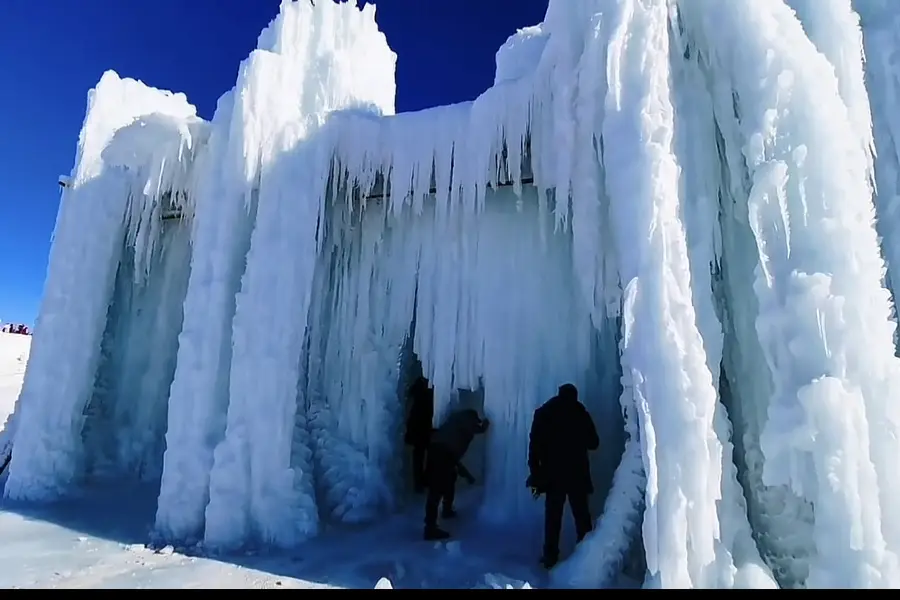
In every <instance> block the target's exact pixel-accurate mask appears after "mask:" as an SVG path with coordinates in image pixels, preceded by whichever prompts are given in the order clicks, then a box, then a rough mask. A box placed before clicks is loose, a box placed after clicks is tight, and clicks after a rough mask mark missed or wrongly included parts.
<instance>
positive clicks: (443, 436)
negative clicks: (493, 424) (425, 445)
mask: <svg viewBox="0 0 900 600" xmlns="http://www.w3.org/2000/svg"><path fill="white" fill-rule="evenodd" d="M486 429H487V420H482V419H481V417H479V416H478V413H477V412H476V411H474V410H472V409H466V410H460V411H457V412H454V413H451V414H450V416H449V417H447V420H446V421H444V424H443V425H441V426H440V427H438V429H437V431H435V432H434V433H433V434H432V436H431V445H432V446H439V447H440V448H441V449H443V450H445V451H446V452H447V453H448V454H449V455H450V456H452V457H453V458H454V459H455V460H456V462H459V461H460V460H462V457H463V456H465V455H466V452H467V451H468V450H469V444H471V443H472V440H473V439H474V438H475V435H477V434H479V433H484V432H485V430H486Z"/></svg>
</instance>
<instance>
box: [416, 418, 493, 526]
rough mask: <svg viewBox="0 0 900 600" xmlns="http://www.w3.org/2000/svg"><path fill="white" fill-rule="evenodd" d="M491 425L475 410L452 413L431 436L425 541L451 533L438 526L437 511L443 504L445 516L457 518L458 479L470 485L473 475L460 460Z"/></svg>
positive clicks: (427, 473)
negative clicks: (478, 436) (465, 480)
mask: <svg viewBox="0 0 900 600" xmlns="http://www.w3.org/2000/svg"><path fill="white" fill-rule="evenodd" d="M489 424H490V423H489V422H488V420H487V419H482V418H481V417H479V416H478V412H477V411H475V410H472V409H466V410H460V411H457V412H454V413H452V414H451V415H450V416H449V417H448V418H447V420H446V421H445V422H444V424H443V425H441V426H440V427H439V428H438V429H437V431H435V432H434V433H433V434H432V436H431V444H430V446H429V448H428V458H427V464H426V467H425V468H426V480H427V485H428V495H427V497H426V500H425V536H424V537H425V539H426V540H444V539H447V538H448V537H450V534H449V533H447V532H446V531H444V530H443V529H441V528H439V527H438V525H437V520H438V509H439V508H441V503H442V502H443V511H442V516H443V517H444V518H452V517H454V516H456V511H455V510H454V508H453V500H454V498H455V496H456V480H457V477H458V476H459V475H460V474H462V475H463V477H465V478H466V479H467V480H468V481H469V482H470V483H472V482H474V478H473V477H472V475H471V474H470V473H469V472H468V471H467V470H466V468H465V467H464V466H463V465H462V463H461V460H462V458H463V456H465V454H466V452H467V451H468V450H469V445H470V444H471V443H472V440H473V439H474V438H475V436H476V435H478V434H482V433H484V432H485V431H487V428H488V425H489Z"/></svg>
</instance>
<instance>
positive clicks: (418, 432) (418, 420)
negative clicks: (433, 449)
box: [403, 379, 434, 447]
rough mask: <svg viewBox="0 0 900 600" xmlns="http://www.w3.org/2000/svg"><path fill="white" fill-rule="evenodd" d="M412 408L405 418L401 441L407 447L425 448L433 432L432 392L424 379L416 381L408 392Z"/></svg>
mask: <svg viewBox="0 0 900 600" xmlns="http://www.w3.org/2000/svg"><path fill="white" fill-rule="evenodd" d="M410 399H411V400H412V406H411V407H410V410H409V415H408V416H407V418H406V432H405V434H404V436H403V441H404V442H405V443H406V444H407V445H409V446H415V447H423V446H427V445H428V442H429V439H430V438H431V432H432V431H433V430H434V427H433V423H432V422H433V421H434V390H432V389H430V388H429V387H428V383H427V382H426V381H425V380H424V379H420V380H419V381H417V382H416V383H415V384H414V385H413V387H412V389H411V390H410Z"/></svg>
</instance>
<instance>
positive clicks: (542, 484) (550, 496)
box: [525, 383, 600, 569]
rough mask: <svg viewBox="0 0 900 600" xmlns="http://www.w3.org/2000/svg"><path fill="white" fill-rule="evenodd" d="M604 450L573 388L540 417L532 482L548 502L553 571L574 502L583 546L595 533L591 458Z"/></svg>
mask: <svg viewBox="0 0 900 600" xmlns="http://www.w3.org/2000/svg"><path fill="white" fill-rule="evenodd" d="M599 447H600V438H599V437H598V436H597V428H596V427H595V426H594V420H593V419H592V418H591V415H590V413H588V411H587V409H586V408H585V406H584V404H582V403H581V402H580V401H579V400H578V389H577V388H576V387H575V386H574V385H572V384H571V383H566V384H564V385H561V386H560V387H559V391H558V392H557V395H556V396H554V397H553V398H551V399H550V400H548V401H547V402H545V403H544V404H543V405H542V406H540V407H539V408H538V409H537V410H536V411H534V418H533V419H532V422H531V434H530V439H529V443H528V470H529V475H528V480H527V481H526V482H525V485H526V486H527V487H529V488H531V493H532V495H533V496H534V497H535V498H539V497H540V496H541V495H542V494H546V495H547V496H546V498H545V500H544V553H543V556H542V557H541V563H542V564H543V565H544V567H545V568H547V569H550V568H552V567H553V566H554V565H555V564H556V563H557V561H558V560H559V535H560V530H561V529H562V515H563V510H564V509H565V506H566V500H567V499H568V501H569V507H570V508H571V509H572V517H573V518H574V519H575V532H576V535H577V537H578V541H579V542H580V541H581V540H583V539H584V537H585V536H586V535H587V534H588V533H589V532H590V531H591V530H592V529H593V523H592V519H591V512H590V508H589V507H588V498H589V497H590V495H591V494H593V493H594V484H593V482H592V481H591V463H590V457H589V456H588V452H590V451H592V450H596V449H597V448H599Z"/></svg>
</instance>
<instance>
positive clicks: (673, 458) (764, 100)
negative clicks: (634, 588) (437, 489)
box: [4, 0, 900, 588]
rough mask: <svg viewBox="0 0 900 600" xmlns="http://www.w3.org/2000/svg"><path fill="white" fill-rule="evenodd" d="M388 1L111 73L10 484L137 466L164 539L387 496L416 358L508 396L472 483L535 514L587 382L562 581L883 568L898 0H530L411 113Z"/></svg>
mask: <svg viewBox="0 0 900 600" xmlns="http://www.w3.org/2000/svg"><path fill="white" fill-rule="evenodd" d="M374 14H375V13H374V7H373V6H372V5H367V6H365V7H364V8H362V9H358V8H357V7H356V6H354V5H352V4H338V3H334V2H331V1H322V2H317V3H315V5H313V3H309V2H305V1H301V2H296V1H288V0H285V1H284V2H283V3H282V6H281V10H280V13H279V15H278V16H277V18H276V19H275V20H274V21H273V22H272V24H271V25H270V26H269V27H268V28H267V29H266V30H264V31H263V33H262V34H261V35H260V37H259V42H258V48H257V50H255V51H254V52H253V53H251V55H250V57H249V58H248V59H247V60H246V61H245V62H244V63H243V64H242V65H241V69H240V74H239V77H238V81H237V84H236V86H235V88H234V89H233V90H231V91H229V92H228V93H226V94H225V95H223V96H222V98H221V99H220V101H219V104H218V107H217V110H216V113H215V116H214V118H213V119H212V121H211V122H204V121H201V120H200V119H199V118H198V117H197V116H196V115H195V111H194V109H193V107H191V106H190V105H189V104H188V103H187V101H186V99H185V98H184V97H183V96H181V95H173V94H170V93H168V92H161V91H158V90H154V89H151V88H148V87H146V86H144V85H143V84H142V83H140V82H137V81H134V80H129V79H125V80H123V79H119V78H118V76H116V75H115V74H114V73H111V72H110V73H107V74H105V75H104V76H103V78H102V79H101V81H100V83H99V84H98V85H97V87H96V89H95V90H93V91H92V93H91V95H90V97H89V102H88V111H87V116H86V118H85V122H84V127H83V130H82V134H81V138H80V141H79V150H78V155H77V157H76V164H75V169H74V172H73V178H72V181H71V183H70V184H69V186H68V188H67V189H66V190H65V191H64V193H63V198H62V202H61V206H60V212H59V217H58V220H57V228H56V233H55V238H54V245H53V250H52V253H51V257H50V266H49V271H48V276H47V283H46V291H45V297H44V301H43V304H42V307H41V311H40V317H39V320H38V324H37V327H36V330H35V339H34V345H33V348H32V351H31V362H30V364H29V367H28V372H27V375H26V379H25V383H24V387H23V390H22V394H21V396H20V399H19V403H18V408H17V411H16V418H15V421H14V423H15V425H16V427H15V429H14V435H15V437H14V440H13V441H14V453H13V456H12V460H11V463H10V467H9V475H8V480H7V481H6V486H5V492H4V493H5V495H6V496H7V497H9V498H12V499H17V500H29V501H38V500H49V499H53V498H56V497H59V496H60V495H62V494H64V493H66V492H67V491H68V490H70V489H71V488H72V487H73V486H75V485H77V483H78V482H79V481H81V479H82V478H83V477H84V476H86V475H92V476H112V475H122V474H125V473H128V474H132V475H135V474H136V475H137V476H139V477H141V478H144V479H147V480H150V481H156V480H158V481H159V482H160V483H159V499H158V511H157V514H156V530H155V535H157V536H159V537H160V538H163V539H165V540H167V541H178V542H197V541H202V542H203V543H204V544H206V545H207V546H210V547H215V548H221V549H233V548H238V547H241V546H244V545H247V544H262V545H274V546H281V547H292V546H295V545H297V544H299V543H301V542H303V541H304V540H307V539H309V538H310V537H312V536H314V535H316V533H317V532H318V530H319V527H320V522H323V521H324V522H344V523H361V522H366V521H370V520H372V519H375V518H378V517H379V516H381V515H384V514H386V513H387V512H389V511H391V510H393V509H395V508H396V507H397V506H398V505H399V503H400V502H401V501H402V500H403V493H404V488H403V482H402V479H401V473H402V469H403V465H402V460H401V459H400V448H401V442H402V436H401V435H400V432H399V429H400V422H401V419H402V415H403V412H404V406H403V398H404V392H405V389H406V385H407V384H408V382H409V380H410V378H411V377H413V376H414V375H415V374H417V373H418V372H419V371H421V372H422V373H424V375H426V376H427V377H428V378H429V379H430V380H431V382H432V383H433V385H434V387H435V392H436V413H437V414H436V419H437V420H439V419H440V418H441V417H442V416H443V415H444V414H446V412H447V411H448V410H449V409H450V408H451V407H453V406H455V405H469V406H475V407H477V408H478V409H480V410H483V412H484V413H485V414H486V415H487V416H488V417H490V418H491V419H492V420H493V422H494V425H493V427H492V428H491V431H490V433H489V435H488V436H486V439H485V440H484V447H483V448H479V449H476V450H474V451H473V454H476V455H478V456H481V457H483V464H480V465H478V466H477V468H478V469H479V471H480V472H481V473H482V474H483V475H482V477H481V479H483V488H484V489H483V494H484V498H483V503H482V509H481V512H480V514H479V518H480V519H484V520H486V521H491V522H494V523H496V524H501V525H502V524H503V523H522V522H535V521H537V520H538V517H537V515H536V514H535V512H536V511H537V510H539V508H538V507H539V505H537V504H535V503H534V502H533V501H531V499H530V497H529V496H528V494H527V490H526V489H525V488H524V480H525V476H526V470H527V466H526V460H525V454H526V451H527V438H528V428H529V426H530V419H531V415H532V412H533V410H534V409H535V408H536V407H537V406H538V405H539V404H540V403H541V402H542V401H544V400H546V399H547V398H549V397H550V396H551V395H552V394H553V393H554V391H555V389H556V387H557V386H558V385H559V384H560V383H562V382H564V381H571V382H573V383H575V384H576V385H578V386H579V388H580V389H581V392H582V397H583V398H584V399H585V402H586V404H587V405H588V408H589V410H590V411H591V412H592V413H593V415H594V419H595V421H596V422H597V424H598V427H599V429H600V431H601V439H602V440H603V442H602V452H601V453H598V456H596V457H594V470H595V471H596V480H597V482H598V494H597V498H596V500H597V501H598V503H600V504H601V505H602V513H600V516H599V518H598V521H597V526H596V528H595V531H594V532H593V533H592V534H591V535H590V536H589V537H588V538H587V539H586V540H585V541H584V542H583V543H582V544H580V545H579V546H578V547H577V548H576V550H575V552H574V553H573V554H572V556H571V557H570V558H569V559H568V560H567V561H565V562H564V563H563V564H561V565H560V566H559V567H558V568H557V569H556V570H555V571H554V573H553V576H554V578H555V579H556V582H557V583H559V584H561V585H564V586H572V587H602V586H605V585H608V584H610V583H612V582H613V581H614V580H615V578H616V576H617V575H618V573H620V572H621V571H622V570H623V569H624V570H631V571H632V572H634V570H635V569H637V570H639V571H644V572H645V575H643V578H644V582H645V585H646V586H648V587H664V588H690V587H697V588H716V587H718V588H729V587H756V588H759V587H818V588H822V587H825V588H827V587H858V588H878V587H898V586H900V565H898V553H900V509H897V508H896V505H895V503H894V502H893V500H894V499H896V498H897V497H900V477H898V476H900V472H898V468H897V467H896V458H897V456H900V437H898V435H900V403H898V402H897V400H896V398H897V397H898V395H900V361H898V358H897V357H896V350H895V335H896V316H895V313H894V307H893V304H894V301H893V292H894V291H895V284H894V282H895V281H897V280H898V278H900V276H898V275H896V265H897V264H898V263H900V237H898V236H900V234H898V233H897V232H898V231H900V223H898V221H897V218H898V217H897V208H896V206H895V205H896V202H897V198H898V194H900V183H898V173H900V151H898V148H900V126H898V123H900V121H898V119H897V118H895V117H894V114H893V105H894V104H895V102H896V99H897V98H898V97H900V68H898V67H897V66H896V65H895V63H896V62H897V58H896V57H897V55H898V51H900V34H898V31H900V29H898V26H900V5H897V4H896V3H893V2H888V1H879V0H856V1H854V2H852V3H851V1H850V0H815V1H814V0H789V1H785V0H730V1H729V2H721V1H719V0H585V1H584V2H571V1H570V0H550V2H549V5H548V8H547V13H546V17H545V20H544V22H543V23H541V24H540V25H537V26H535V27H529V28H525V29H522V30H520V31H519V32H518V33H516V34H515V35H513V36H512V37H510V39H509V41H508V42H507V43H506V44H504V46H503V47H502V48H501V49H500V50H499V51H498V53H497V57H496V64H497V71H496V77H495V84H494V86H493V87H491V88H490V89H488V90H487V91H486V92H485V93H484V94H482V95H481V96H480V97H479V98H478V99H476V100H475V101H474V102H471V103H464V104H459V105H454V106H447V107H440V108H436V109H431V110H427V111H421V112H417V113H409V114H399V115H395V114H394V92H395V90H394V66H395V60H396V57H395V55H394V54H393V52H392V51H391V50H390V48H389V47H388V45H387V41H386V40H385V38H384V36H383V35H382V34H381V33H380V32H379V30H378V28H377V26H376V24H375V19H374ZM876 214H877V217H878V218H877V220H876ZM879 236H880V237H879ZM882 252H883V254H884V257H882Z"/></svg>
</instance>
